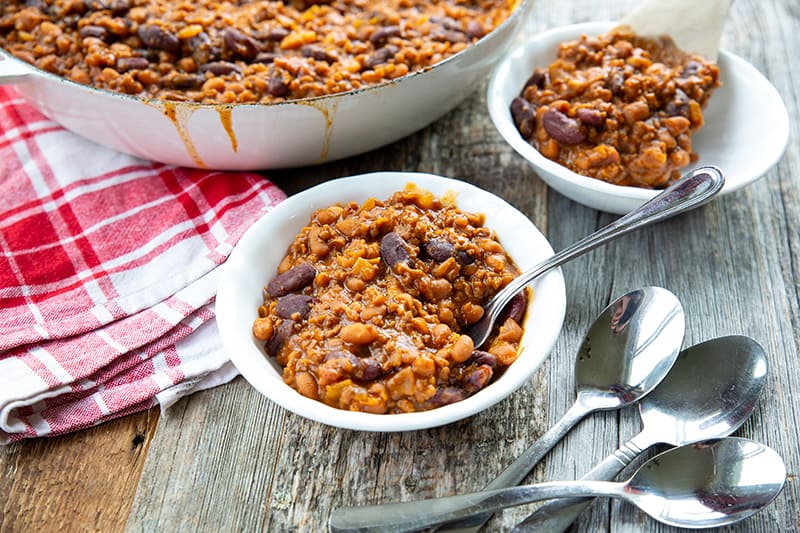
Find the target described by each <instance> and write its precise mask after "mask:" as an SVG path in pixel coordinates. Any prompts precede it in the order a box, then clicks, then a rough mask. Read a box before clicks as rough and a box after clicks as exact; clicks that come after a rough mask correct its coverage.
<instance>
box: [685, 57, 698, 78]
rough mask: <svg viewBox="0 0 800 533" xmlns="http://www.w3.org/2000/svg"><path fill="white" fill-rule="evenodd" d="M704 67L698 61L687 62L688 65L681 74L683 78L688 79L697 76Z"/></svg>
mask: <svg viewBox="0 0 800 533" xmlns="http://www.w3.org/2000/svg"><path fill="white" fill-rule="evenodd" d="M702 67H703V65H701V64H700V63H698V62H697V61H687V63H686V65H684V67H683V71H682V72H681V76H683V77H684V78H688V77H689V76H694V75H695V74H697V71H698V70H700V69H701V68H702Z"/></svg>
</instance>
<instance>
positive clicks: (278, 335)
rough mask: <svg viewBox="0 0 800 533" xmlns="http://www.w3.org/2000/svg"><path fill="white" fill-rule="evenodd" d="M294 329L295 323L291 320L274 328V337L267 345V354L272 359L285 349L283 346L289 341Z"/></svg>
mask: <svg viewBox="0 0 800 533" xmlns="http://www.w3.org/2000/svg"><path fill="white" fill-rule="evenodd" d="M293 329H294V322H292V321H291V320H284V321H283V322H281V324H280V326H278V327H277V328H274V330H273V332H272V337H270V338H269V340H268V341H267V343H266V345H265V348H266V350H267V354H268V355H271V356H272V357H276V356H277V355H278V352H279V351H281V348H283V345H284V344H285V343H286V341H287V340H288V339H289V336H290V335H291V334H292V330H293Z"/></svg>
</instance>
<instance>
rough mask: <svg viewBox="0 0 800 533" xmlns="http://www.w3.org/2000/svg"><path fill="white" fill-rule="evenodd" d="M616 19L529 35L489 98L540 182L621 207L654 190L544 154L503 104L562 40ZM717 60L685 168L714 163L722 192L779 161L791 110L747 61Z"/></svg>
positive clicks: (600, 205) (610, 208)
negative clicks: (716, 76) (592, 174)
mask: <svg viewBox="0 0 800 533" xmlns="http://www.w3.org/2000/svg"><path fill="white" fill-rule="evenodd" d="M615 25H616V23H614V22H590V23H585V24H576V25H572V26H564V27H560V28H555V29H552V30H549V31H546V32H544V33H541V34H538V35H535V36H534V37H532V38H531V39H529V40H528V41H526V42H525V43H523V44H521V45H519V46H517V47H516V48H515V49H513V50H512V51H511V53H509V55H508V56H507V57H506V58H505V59H504V60H503V61H502V62H501V63H500V64H499V65H498V66H497V68H496V69H495V70H494V72H493V73H492V76H491V79H490V81H489V87H488V92H487V101H488V104H489V115H490V116H491V118H492V121H493V122H494V125H495V127H496V128H497V130H498V131H499V132H500V134H501V135H502V136H503V137H504V138H505V140H506V141H507V142H508V143H509V144H510V145H511V146H512V147H513V148H514V150H515V151H516V152H517V153H519V154H520V155H521V156H522V157H524V158H525V159H527V160H528V162H529V163H530V164H531V165H532V166H533V168H534V169H535V170H536V173H537V174H538V175H539V176H540V177H541V178H542V179H543V180H544V181H545V183H547V184H548V185H549V186H550V187H552V188H553V189H555V190H557V191H558V192H560V193H561V194H563V195H564V196H566V197H567V198H570V199H572V200H574V201H576V202H578V203H581V204H584V205H586V206H589V207H592V208H594V209H598V210H601V211H607V212H609V213H617V214H624V213H627V212H629V211H631V210H632V209H635V208H636V207H638V206H639V205H641V204H643V203H644V202H645V201H647V200H649V199H650V198H652V197H653V196H655V195H656V194H658V192H659V191H653V190H648V189H640V188H637V187H624V186H620V185H612V184H610V183H606V182H604V181H601V180H598V179H594V178H589V177H586V176H581V175H579V174H576V173H575V172H572V171H571V170H569V169H567V168H566V167H564V166H562V165H560V164H558V163H556V162H555V161H552V160H550V159H547V158H546V157H544V156H543V155H541V154H540V153H539V151H538V150H536V149H535V148H534V147H533V146H531V145H530V144H529V143H528V142H527V141H526V140H525V139H523V138H522V136H521V135H520V134H519V131H518V130H517V127H516V125H515V124H514V121H513V119H512V117H511V112H510V110H509V107H510V105H511V101H512V100H513V99H514V97H516V96H517V95H519V93H520V91H521V90H522V87H523V86H524V85H525V81H526V80H527V79H528V78H529V77H530V75H531V73H532V72H533V69H534V68H536V67H547V66H548V65H549V64H550V63H552V62H553V61H555V59H556V54H557V50H558V45H559V44H560V43H562V42H564V41H570V40H573V39H577V38H578V37H580V36H581V34H587V35H599V34H601V33H605V32H606V31H608V30H610V29H611V28H613V27H614V26H615ZM718 64H719V68H720V80H721V81H722V86H721V87H719V88H718V89H716V90H715V91H714V94H713V95H712V96H711V98H710V100H709V102H708V106H707V108H706V109H705V110H704V112H703V116H704V118H705V125H704V126H703V127H702V128H701V129H700V130H699V131H698V132H696V133H695V134H694V135H693V136H692V147H693V149H694V151H695V152H697V153H698V155H699V156H700V159H699V160H698V161H697V162H696V163H693V164H692V165H690V166H689V167H687V168H686V169H685V172H689V171H690V170H692V169H694V168H697V167H700V166H703V165H716V166H718V167H720V168H721V169H722V170H723V171H724V172H725V177H726V182H725V187H724V189H723V190H722V194H725V193H729V192H732V191H735V190H737V189H740V188H742V187H744V186H745V185H748V184H749V183H751V182H753V181H755V180H757V179H758V178H759V177H761V176H763V175H764V173H766V172H767V171H768V170H769V169H770V168H771V167H772V166H773V165H775V164H776V163H777V162H778V160H779V159H780V158H781V156H782V155H783V152H784V150H785V149H786V144H787V142H788V140H789V115H788V113H787V111H786V106H785V105H784V103H783V100H782V99H781V97H780V95H779V94H778V91H777V90H775V87H773V86H772V84H771V83H770V82H769V81H768V80H767V79H766V78H765V77H764V76H763V75H761V73H760V72H759V71H758V70H756V69H755V67H753V66H752V65H751V64H750V63H748V62H747V61H745V60H744V59H742V58H740V57H738V56H736V55H734V54H731V53H730V52H726V51H724V50H720V53H719V59H718Z"/></svg>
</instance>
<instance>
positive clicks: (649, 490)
mask: <svg viewBox="0 0 800 533" xmlns="http://www.w3.org/2000/svg"><path fill="white" fill-rule="evenodd" d="M785 481H786V465H785V464H784V462H783V460H782V459H781V457H780V456H779V455H778V454H777V453H776V452H775V451H774V450H772V449H771V448H769V447H767V446H764V445H763V444H759V443H757V442H755V441H751V440H748V439H742V438H734V437H728V438H724V439H719V440H715V441H706V442H703V443H698V444H691V445H687V446H682V447H679V448H673V449H671V450H668V451H666V452H664V453H661V454H659V455H657V456H655V457H653V458H652V459H650V460H649V461H648V462H646V463H645V464H644V465H642V466H641V467H640V468H639V469H638V470H637V471H636V473H635V474H634V475H633V476H632V477H631V478H630V479H629V480H628V481H626V482H623V483H616V482H610V481H585V480H581V481H555V482H550V483H538V484H535V485H522V486H519V487H512V488H505V489H498V490H490V491H483V492H477V493H471V494H462V495H459V496H448V497H444V498H434V499H431V500H423V501H416V502H405V503H396V504H390V505H381V506H377V508H378V512H376V509H375V507H376V506H367V507H352V508H349V509H347V508H346V509H338V510H335V511H334V512H333V514H331V518H330V522H329V525H330V530H331V531H333V532H347V531H349V532H353V531H358V532H362V533H363V532H368V531H381V532H400V531H414V530H417V529H422V528H425V527H430V526H435V525H437V524H439V523H441V522H443V521H448V520H453V519H458V518H463V517H465V516H469V515H471V514H474V513H476V512H484V511H485V512H493V511H498V510H500V509H505V508H506V507H512V506H516V505H522V504H525V503H530V502H535V501H539V500H545V499H549V498H555V497H561V496H606V497H611V498H619V499H621V500H625V501H627V502H629V503H632V504H634V505H636V506H637V507H638V508H639V509H641V510H642V511H644V512H645V513H647V514H648V515H650V516H651V517H653V518H654V519H656V520H658V521H659V522H662V523H664V524H668V525H672V526H676V527H689V528H708V527H719V526H724V525H728V524H733V523H735V522H738V521H740V520H744V519H745V518H747V517H749V516H751V515H753V514H755V513H757V512H758V511H760V510H761V509H762V508H764V507H765V506H767V505H769V504H770V503H771V502H772V500H774V499H775V497H776V496H777V495H778V494H779V493H780V491H781V490H782V489H783V485H784V483H785Z"/></svg>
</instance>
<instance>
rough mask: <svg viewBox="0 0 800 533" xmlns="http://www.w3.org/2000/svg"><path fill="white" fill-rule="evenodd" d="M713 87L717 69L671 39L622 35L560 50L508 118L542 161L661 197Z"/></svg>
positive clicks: (691, 155)
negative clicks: (658, 191) (658, 192)
mask: <svg viewBox="0 0 800 533" xmlns="http://www.w3.org/2000/svg"><path fill="white" fill-rule="evenodd" d="M719 85H720V82H719V68H718V67H717V65H716V64H714V63H711V62H708V61H706V60H704V59H703V58H702V57H700V56H697V55H690V54H686V53H684V52H682V51H681V50H680V49H678V48H677V47H676V46H675V45H674V43H672V41H671V40H670V39H668V38H661V39H650V38H644V37H640V36H637V35H636V34H634V33H633V32H632V31H631V30H629V29H626V28H616V29H614V30H612V31H610V32H608V33H606V34H603V35H599V36H595V37H590V36H586V35H583V36H581V37H580V38H579V39H577V40H575V41H571V42H566V43H562V44H561V46H560V47H559V51H558V59H557V60H556V61H555V62H553V63H552V64H551V65H550V66H549V67H548V68H546V69H540V68H537V69H535V70H534V72H533V74H532V75H531V77H530V78H529V79H528V81H527V83H526V85H525V87H524V88H523V90H522V92H521V93H520V95H519V96H518V97H517V98H515V99H514V100H513V101H512V103H511V113H512V115H513V118H514V122H515V124H516V125H517V128H518V129H519V131H520V133H521V134H522V136H523V137H524V138H525V139H526V140H528V142H530V143H531V144H532V145H533V146H534V147H535V148H536V149H538V150H539V152H540V153H541V154H542V155H544V156H545V157H547V158H549V159H552V160H554V161H556V162H558V163H560V164H561V165H564V166H565V167H567V168H569V169H570V170H572V171H574V172H576V173H578V174H581V175H584V176H589V177H592V178H597V179H600V180H603V181H606V182H609V183H613V184H616V185H630V186H635V187H642V188H647V189H659V188H664V187H666V186H668V185H670V184H671V183H672V182H674V181H676V180H677V179H678V178H679V177H680V175H681V169H682V168H684V167H686V166H687V165H689V163H691V162H693V161H696V160H697V158H698V155H697V154H696V153H695V152H694V151H693V150H692V139H691V136H692V133H693V132H695V131H697V130H698V129H699V128H700V127H701V126H702V125H703V112H702V109H703V108H704V107H705V105H706V104H707V102H708V99H709V98H710V97H711V94H712V92H713V90H714V89H715V88H716V87H718V86H719Z"/></svg>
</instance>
